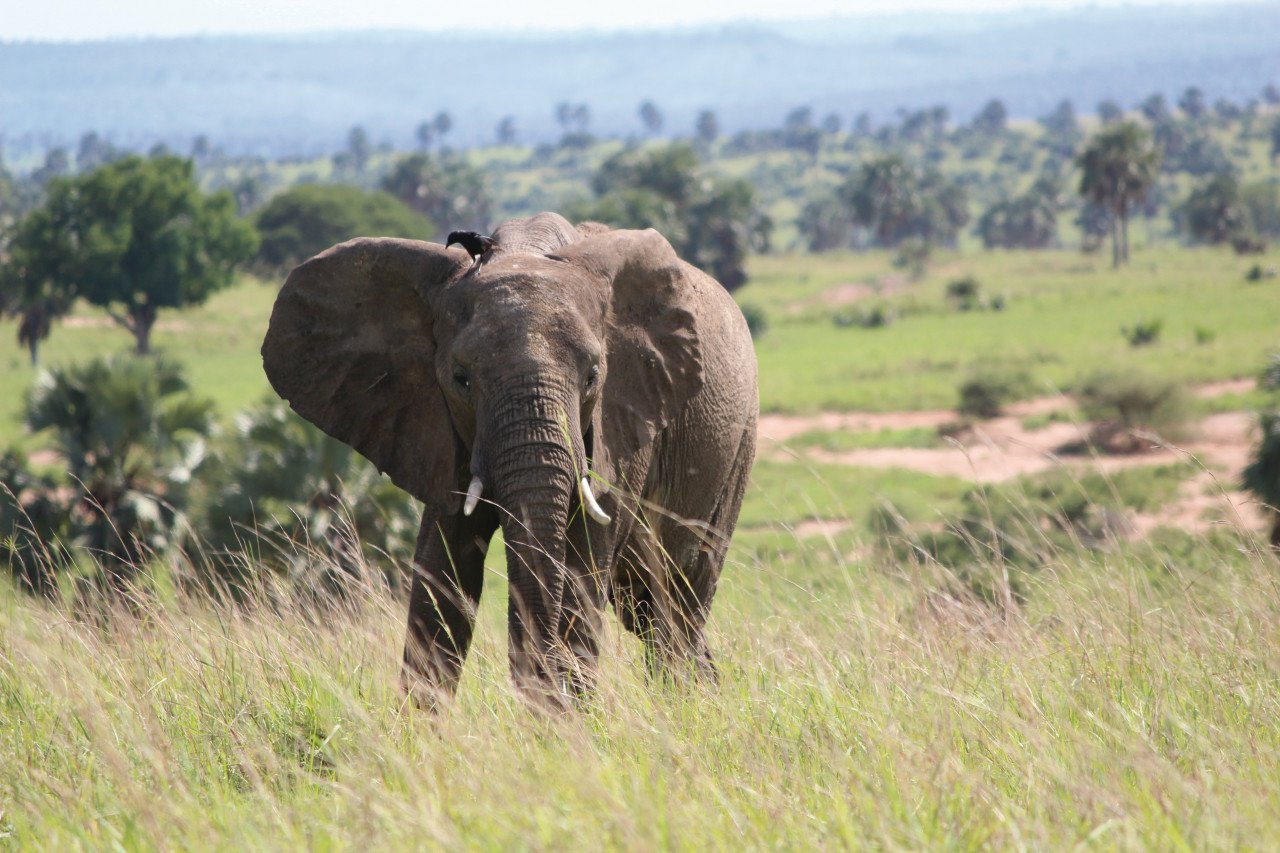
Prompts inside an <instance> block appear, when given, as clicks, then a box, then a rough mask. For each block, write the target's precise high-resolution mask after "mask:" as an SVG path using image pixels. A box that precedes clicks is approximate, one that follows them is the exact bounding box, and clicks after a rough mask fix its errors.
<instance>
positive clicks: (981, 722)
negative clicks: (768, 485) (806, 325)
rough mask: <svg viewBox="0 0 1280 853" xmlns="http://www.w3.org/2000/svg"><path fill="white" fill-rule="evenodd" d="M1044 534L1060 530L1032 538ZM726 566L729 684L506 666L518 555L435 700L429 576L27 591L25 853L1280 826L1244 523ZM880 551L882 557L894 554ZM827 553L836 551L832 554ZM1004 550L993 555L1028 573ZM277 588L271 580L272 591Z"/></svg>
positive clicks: (1261, 598) (17, 822)
mask: <svg viewBox="0 0 1280 853" xmlns="http://www.w3.org/2000/svg"><path fill="white" fill-rule="evenodd" d="M1028 535H1034V532H1033V531H1028ZM863 553H864V556H859V557H850V556H847V555H846V556H841V555H840V554H838V553H832V552H830V551H824V552H821V553H820V554H819V555H818V557H817V558H816V559H815V563H816V565H810V566H809V567H808V568H807V569H806V570H805V571H806V572H807V574H804V575H796V574H788V575H787V576H785V577H784V576H782V575H781V574H779V573H778V572H777V571H775V570H774V569H773V568H772V567H771V566H770V565H767V564H760V563H754V562H737V563H736V564H734V565H731V566H729V567H727V569H726V576H725V579H724V582H723V590H722V595H721V597H720V599H719V600H718V601H717V605H716V609H715V612H714V618H713V626H712V628H713V630H712V637H711V639H712V643H713V646H714V649H715V651H716V653H717V655H718V662H719V667H720V672H721V676H720V679H719V682H718V683H717V684H694V685H685V686H683V687H672V686H666V685H662V684H652V683H649V682H648V681H647V680H646V678H645V676H644V674H643V673H644V666H643V663H642V659H641V658H642V655H641V653H640V650H639V648H638V646H637V644H636V643H635V642H634V641H633V640H632V639H631V638H629V637H627V636H625V635H623V634H622V633H621V632H620V631H619V630H618V629H617V628H616V626H614V625H613V623H612V622H611V623H610V626H611V627H610V629H609V631H608V636H607V637H606V641H605V643H604V646H605V648H604V654H603V671H602V674H601V678H600V685H599V689H598V692H597V693H596V694H595V696H594V697H593V698H592V699H591V700H590V701H589V702H588V703H587V704H586V705H585V706H584V707H582V708H581V709H580V710H579V711H576V712H574V713H570V714H567V715H564V716H560V717H547V716H543V715H539V714H536V713H535V712H533V711H531V710H529V709H528V708H526V707H525V706H523V705H522V704H521V703H520V701H519V700H518V699H517V698H516V697H515V696H514V694H513V691H512V690H511V689H510V687H509V686H508V682H507V674H506V663H505V648H504V646H505V641H504V635H505V631H504V630H503V625H502V620H503V609H504V606H505V594H504V593H505V590H504V589H503V586H504V585H503V583H502V578H501V577H500V575H499V574H497V573H496V572H495V573H494V574H493V577H492V579H491V580H492V581H493V583H491V584H490V589H489V590H488V591H487V594H486V597H485V599H484V601H483V602H482V608H481V615H480V619H481V626H480V630H479V631H478V638H477V648H475V649H474V650H473V653H472V656H471V659H470V660H469V661H468V665H467V669H466V671H465V674H464V678H463V683H462V688H461V691H460V693H459V696H458V698H457V701H456V702H455V703H454V704H453V706H451V707H449V708H446V709H444V710H442V711H439V712H437V713H434V714H431V713H426V712H423V711H418V710H415V709H412V708H408V707H405V705H404V702H403V699H402V696H401V693H400V690H399V687H398V665H399V656H400V643H401V632H402V629H403V623H404V607H403V604H402V602H401V601H400V600H399V599H397V598H396V597H394V596H393V595H391V594H390V593H388V592H386V591H385V589H384V588H382V587H379V586H368V585H363V584H361V583H360V582H358V581H352V586H351V589H350V590H349V593H350V594H349V595H347V596H346V597H345V598H344V599H342V601H343V603H342V604H341V605H340V606H338V605H335V606H334V607H333V608H332V609H330V610H324V611H318V610H316V609H315V604H314V601H313V602H312V603H311V604H307V605H305V606H304V605H303V604H302V603H301V602H303V601H306V600H307V599H305V598H300V597H297V596H287V595H268V596H263V597H261V598H255V599H253V600H251V601H250V602H249V603H241V604H235V603H230V602H229V601H228V602H224V603H215V602H214V601H213V600H212V599H210V598H209V597H207V596H188V595H185V594H183V593H181V592H178V593H173V594H168V595H162V594H157V593H151V594H147V595H143V596H141V597H140V598H139V600H138V603H137V604H136V605H135V606H134V607H133V608H131V610H130V612H129V613H128V614H127V615H126V614H122V613H116V614H113V615H112V617H111V618H108V619H106V620H86V619H84V618H80V615H79V614H77V613H76V612H75V611H73V610H71V609H68V608H66V607H63V606H61V605H56V604H50V603H47V602H41V601H37V600H35V599H33V598H30V597H26V596H22V595H19V594H18V593H16V592H14V591H12V590H5V591H3V592H0V838H3V839H4V843H8V844H13V845H16V846H17V847H21V848H26V847H44V848H46V849H68V848H75V847H82V848H95V849H96V848H103V847H122V848H125V849H152V848H163V849H173V848H197V849H204V848H210V847H216V848H249V849H298V848H303V847H306V848H312V849H342V848H353V847H359V848H366V849H385V848H414V849H421V848H424V847H428V848H430V847H439V848H447V849H455V848H488V849H510V848H537V849H564V848H572V849H602V848H608V849H653V848H680V849H704V848H707V847H711V846H714V847H719V848H739V847H749V848H765V847H769V848H776V847H788V848H790V847H798V846H806V847H822V848H830V847H836V846H864V845H866V846H877V847H894V848H913V849H915V848H920V847H954V848H962V849H971V848H977V847H982V846H988V845H998V846H1001V847H1030V848H1036V847H1064V846H1068V845H1076V844H1082V845H1085V846H1095V845H1096V846H1104V847H1121V848H1138V847H1143V848H1158V849H1170V848H1180V847H1192V848H1205V847H1238V846H1261V847H1266V846H1269V845H1271V844H1275V843H1276V842H1277V841H1280V809H1278V808H1277V794H1276V780H1277V779H1280V570H1278V569H1280V567H1278V566H1277V563H1276V561H1275V558H1274V555H1273V554H1271V553H1269V552H1267V551H1266V550H1265V549H1263V548H1261V547H1260V546H1258V545H1257V544H1256V542H1255V541H1254V540H1253V539H1251V538H1249V537H1247V536H1244V535H1243V534H1236V533H1229V532H1224V533H1222V534H1217V535H1215V536H1213V537H1209V538H1201V539H1191V538H1190V537H1186V536H1178V535H1174V534H1169V536H1168V537H1166V538H1165V541H1164V544H1162V545H1159V546H1155V545H1137V546H1120V545H1116V546H1115V547H1113V548H1111V549H1109V550H1102V551H1086V550H1083V549H1070V550H1063V549H1059V550H1057V551H1056V552H1054V555H1053V557H1052V558H1051V559H1050V560H1049V561H1048V563H1047V564H1046V565H1044V566H1042V567H1041V568H1040V570H1039V571H1038V572H1037V573H1035V574H1034V576H1033V577H1032V579H1031V581H1030V584H1031V588H1030V590H1029V592H1028V595H1027V598H1026V601H1027V603H1026V604H1025V605H1013V604H1008V603H1006V604H1005V605H1003V606H1001V605H986V604H982V603H980V602H979V601H977V600H976V599H973V598H971V597H967V596H965V595H964V594H963V590H962V586H961V585H958V584H957V583H956V578H955V577H954V576H952V575H950V574H949V573H948V572H947V571H946V570H944V569H942V568H941V567H940V566H938V565H936V564H930V563H927V562H923V561H907V562H903V563H895V562H890V561H887V560H882V559H880V558H877V557H874V556H866V554H869V553H871V552H869V551H864V552H863ZM877 553H878V552H877ZM823 554H825V556H823ZM982 554H983V551H982V549H980V548H977V549H975V556H974V564H973V566H971V567H970V568H969V571H985V572H989V573H990V574H991V576H992V577H993V578H995V582H996V583H998V582H999V578H1000V577H1001V575H1002V573H1003V572H1004V569H1003V566H1002V565H1001V564H1000V562H999V561H998V560H997V559H996V558H994V557H984V556H982ZM254 601H269V602H271V603H270V604H260V603H253V602H254Z"/></svg>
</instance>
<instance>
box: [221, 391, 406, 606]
mask: <svg viewBox="0 0 1280 853" xmlns="http://www.w3.org/2000/svg"><path fill="white" fill-rule="evenodd" d="M199 504H200V509H199V511H198V517H199V519H200V524H199V529H200V531H201V536H202V538H203V542H202V545H203V553H204V556H205V558H206V559H207V562H208V565H209V567H210V568H211V569H212V570H214V572H215V577H214V578H211V579H210V580H211V581H212V582H213V583H214V584H228V585H231V586H232V587H233V588H234V587H238V586H239V585H240V584H241V583H243V582H244V581H247V580H250V581H251V580H255V579H256V578H254V577H253V573H252V572H249V570H250V569H257V568H271V569H274V570H275V571H277V572H281V573H283V574H284V575H286V576H287V577H289V578H291V579H292V580H293V581H294V582H295V586H297V587H299V588H309V589H314V590H317V591H318V590H320V589H321V588H328V589H331V590H332V589H340V588H341V584H340V583H339V581H340V580H341V579H340V578H339V577H338V576H336V575H335V574H334V572H337V573H339V574H342V575H347V576H350V575H353V574H359V573H360V572H361V571H362V570H363V568H364V567H365V566H377V567H379V569H380V571H381V576H382V578H383V579H385V581H386V583H388V584H389V585H390V586H391V587H392V588H400V587H401V586H402V585H403V581H404V578H405V577H406V573H407V571H408V566H409V564H410V560H411V559H412V557H413V549H414V543H415V541H416V537H417V532H418V520H419V515H420V512H419V510H418V507H417V505H416V504H415V502H414V501H413V500H412V499H411V498H410V497H409V496H408V495H407V494H405V493H404V492H403V491H401V490H400V489H398V488H396V487H395V486H394V485H392V484H391V481H390V480H388V479H387V478H385V477H383V476H382V475H381V474H379V473H378V470H377V469H376V468H375V467H374V466H373V464H372V463H370V462H368V461H366V460H365V459H364V458H363V457H361V456H360V455H359V454H358V453H356V451H354V450H352V449H351V448H350V447H348V446H347V445H345V444H343V443H342V442H340V441H338V440H337V439H334V438H330V437H329V436H327V435H325V434H324V433H323V432H321V431H320V430H319V429H318V428H316V427H314V426H312V425H311V424H309V423H307V422H306V421H304V420H303V419H302V418H300V417H298V416H297V415H295V414H294V413H293V412H292V411H291V410H290V409H289V407H288V406H287V405H286V404H285V403H284V402H282V401H280V400H279V399H275V398H274V397H273V398H271V399H268V400H266V401H264V402H263V403H260V404H259V405H257V406H256V407H254V408H251V409H249V410H247V411H245V412H242V413H241V414H239V415H238V416H237V417H236V418H235V422H234V429H233V430H232V432H231V433H230V434H229V435H227V436H225V437H224V438H223V439H222V440H221V441H220V442H219V443H218V444H217V446H216V448H215V451H214V453H213V456H212V459H211V460H210V462H209V464H208V465H207V466H206V468H205V471H204V474H203V476H202V494H201V495H200V499H199ZM317 555H324V557H323V558H320V557H318V556H317ZM246 572H249V574H248V576H246Z"/></svg>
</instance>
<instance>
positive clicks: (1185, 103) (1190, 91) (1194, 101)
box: [1178, 86, 1207, 121]
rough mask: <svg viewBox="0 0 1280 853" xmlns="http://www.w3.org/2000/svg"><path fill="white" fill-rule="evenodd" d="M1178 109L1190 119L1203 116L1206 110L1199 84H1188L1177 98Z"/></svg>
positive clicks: (1193, 119)
mask: <svg viewBox="0 0 1280 853" xmlns="http://www.w3.org/2000/svg"><path fill="white" fill-rule="evenodd" d="M1178 109H1180V110H1182V111H1183V112H1184V113H1186V115H1187V118H1189V119H1191V120H1192V121H1195V120H1196V119H1198V118H1200V117H1201V116H1203V115H1204V114H1205V112H1206V110H1207V107H1206V105H1205V99H1204V91H1203V90H1202V89H1201V88H1200V87H1199V86H1188V87H1187V88H1186V89H1185V90H1184V91H1183V93H1182V95H1181V96H1180V97H1179V98H1178Z"/></svg>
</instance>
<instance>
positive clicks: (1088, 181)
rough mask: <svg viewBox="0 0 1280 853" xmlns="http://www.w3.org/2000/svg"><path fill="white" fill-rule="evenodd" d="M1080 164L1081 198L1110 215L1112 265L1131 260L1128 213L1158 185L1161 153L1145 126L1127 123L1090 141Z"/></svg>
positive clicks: (1081, 156) (1106, 130)
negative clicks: (1096, 205)
mask: <svg viewBox="0 0 1280 853" xmlns="http://www.w3.org/2000/svg"><path fill="white" fill-rule="evenodd" d="M1078 163H1079V165H1080V169H1081V171H1082V172H1083V174H1082V175H1081V178H1080V195H1082V196H1084V197H1085V198H1086V199H1088V200H1090V201H1093V202H1096V203H1098V204H1100V205H1103V206H1105V207H1106V208H1107V209H1108V210H1110V211H1111V214H1112V216H1111V219H1112V221H1111V265H1112V266H1113V267H1119V266H1120V265H1121V264H1123V263H1127V262H1128V260H1129V213H1130V211H1131V210H1132V209H1133V207H1134V205H1136V204H1138V203H1140V202H1142V201H1143V200H1144V199H1145V198H1146V195H1147V192H1148V190H1150V189H1151V187H1152V186H1153V185H1154V184H1155V182H1156V177H1157V175H1158V173H1159V170H1160V151H1159V150H1158V149H1157V148H1156V147H1155V146H1154V145H1153V144H1152V142H1151V134H1149V133H1148V132H1147V131H1146V129H1145V128H1144V127H1142V125H1140V124H1137V123H1136V122H1132V121H1126V122H1121V123H1120V124H1116V125H1113V126H1112V127H1108V128H1106V129H1104V130H1102V131H1101V132H1099V133H1098V134H1097V135H1096V136H1095V137H1093V139H1091V140H1090V141H1089V144H1088V146H1086V147H1085V149H1084V151H1083V152H1082V153H1081V154H1080V157H1079V160H1078Z"/></svg>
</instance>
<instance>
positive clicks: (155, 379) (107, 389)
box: [25, 355, 213, 591]
mask: <svg viewBox="0 0 1280 853" xmlns="http://www.w3.org/2000/svg"><path fill="white" fill-rule="evenodd" d="M212 410H213V403H212V402H211V401H209V400H206V399H202V398H198V397H195V396H194V395H192V394H191V393H190V391H189V389H188V386H187V382H186V380H185V379H184V378H183V376H182V370H181V368H180V366H179V365H177V364H176V363H174V362H171V361H167V360H164V359H157V360H154V361H149V360H144V359H139V358H135V357H132V356H126V355H120V356H115V357H112V358H107V359H97V360H95V361H91V362H88V363H86V364H81V365H76V366H71V367H58V368H53V369H51V370H47V371H45V372H43V373H41V374H40V376H38V377H37V379H36V381H35V384H34V385H33V386H32V388H31V391H30V392H29V394H28V397H27V401H26V411H25V421H26V425H27V428H28V429H30V430H31V431H32V432H38V431H41V430H49V431H50V432H52V439H53V446H54V448H55V449H56V451H57V452H58V453H59V455H61V456H62V458H63V460H64V462H65V464H66V470H67V482H66V484H65V486H63V488H70V489H71V490H72V491H73V492H74V493H75V495H76V507H75V509H74V512H73V518H74V519H75V522H74V529H75V539H76V541H77V543H78V544H80V545H82V546H84V547H86V548H87V549H88V550H89V551H90V552H91V553H92V554H93V555H94V556H95V557H96V558H97V560H98V561H99V562H100V563H101V565H102V568H103V569H105V571H106V580H107V582H108V585H109V586H110V587H112V588H113V589H114V590H116V591H120V590H122V589H123V587H124V585H125V584H126V582H127V581H128V580H129V579H131V578H132V577H133V575H134V573H135V572H136V571H137V569H138V567H139V566H141V565H143V564H144V563H146V562H147V560H148V559H149V558H150V557H151V556H153V555H155V554H159V553H164V552H165V551H167V550H168V549H169V547H170V546H174V545H176V544H177V543H178V540H179V539H180V538H181V536H182V534H183V531H184V530H185V529H186V527H187V525H186V519H185V515H184V512H183V508H184V505H185V502H186V490H187V487H188V484H189V483H190V482H191V479H192V474H193V473H194V471H195V469H196V468H197V467H198V466H199V465H200V463H201V462H202V461H203V458H204V441H203V439H204V438H205V437H206V436H207V435H208V434H209V432H210V429H211V426H212V420H211V413H212Z"/></svg>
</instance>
